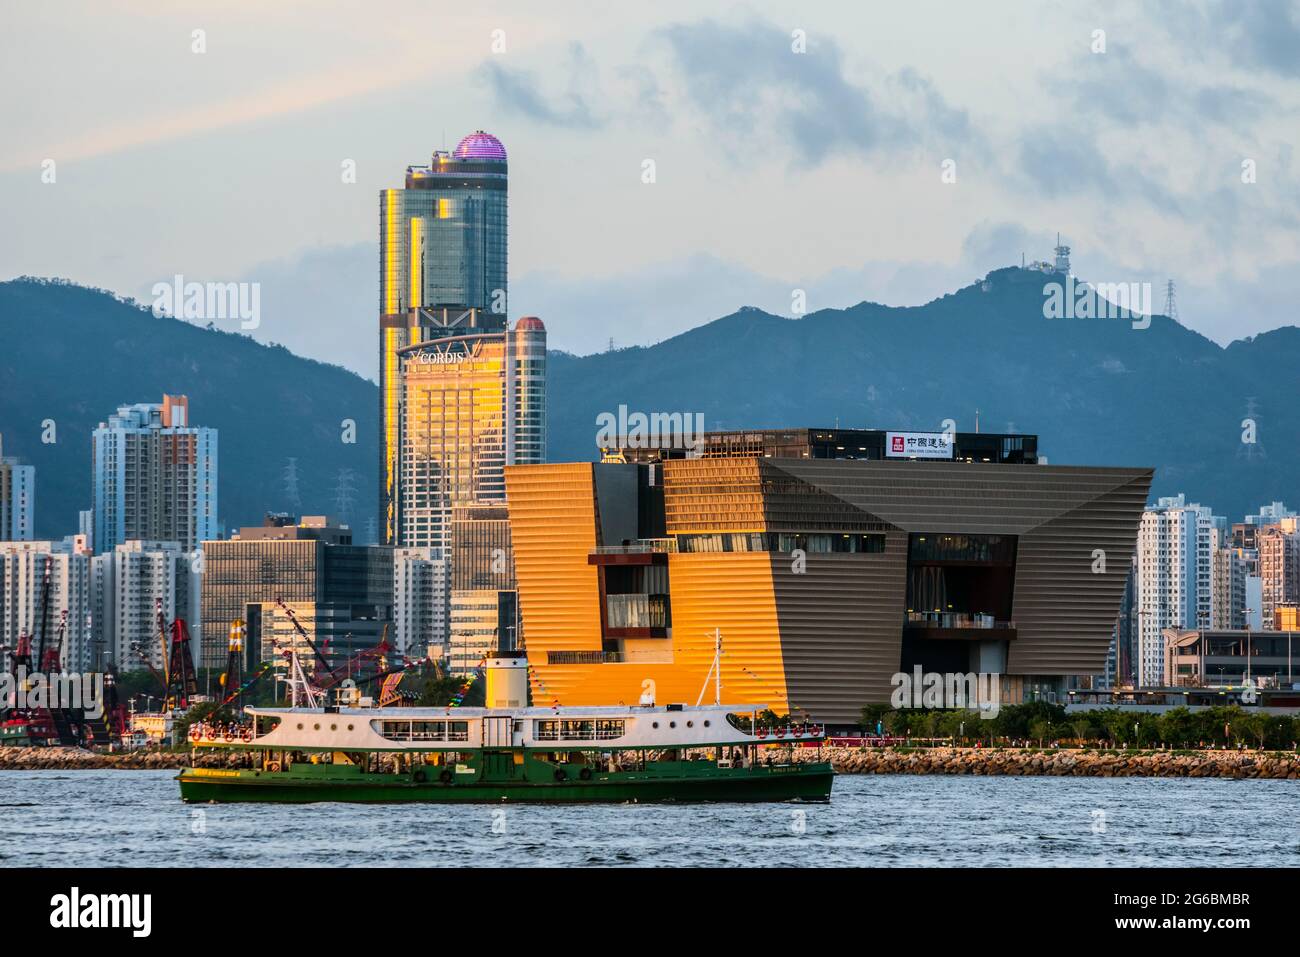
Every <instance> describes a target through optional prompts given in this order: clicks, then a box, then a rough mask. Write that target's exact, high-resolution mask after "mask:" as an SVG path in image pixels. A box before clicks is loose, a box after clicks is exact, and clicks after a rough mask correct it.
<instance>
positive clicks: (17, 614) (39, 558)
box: [0, 536, 103, 671]
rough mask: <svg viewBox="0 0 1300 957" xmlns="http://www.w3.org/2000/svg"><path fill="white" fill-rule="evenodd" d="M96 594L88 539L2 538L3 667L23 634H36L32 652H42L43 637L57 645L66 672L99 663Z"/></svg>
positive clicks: (0, 628)
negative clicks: (58, 540) (32, 539)
mask: <svg viewBox="0 0 1300 957" xmlns="http://www.w3.org/2000/svg"><path fill="white" fill-rule="evenodd" d="M47 572H48V575H49V591H48V597H46V595H47V592H46V589H45V581H46V574H47ZM94 596H95V587H94V581H93V577H92V572H91V555H90V549H89V547H88V543H87V542H86V540H85V539H84V538H81V537H80V536H72V537H71V538H67V539H64V540H63V541H61V542H52V541H31V542H0V644H3V646H4V655H3V658H4V662H3V666H4V668H5V669H6V670H7V669H8V668H9V665H10V658H9V656H10V655H11V654H12V653H13V650H14V649H15V648H16V647H17V645H18V639H19V637H21V636H23V635H26V636H28V637H30V638H31V639H32V655H33V657H35V656H37V655H38V654H39V650H38V649H39V646H40V645H41V643H42V641H43V642H44V647H45V649H46V650H48V649H51V648H58V649H59V662H60V664H61V666H62V667H63V668H64V669H66V670H68V671H89V670H91V669H92V668H99V667H101V666H102V665H103V660H102V656H101V655H100V654H99V650H100V649H99V648H98V647H97V646H96V641H95V635H96V629H97V625H96V623H95V621H94V607H95V606H94ZM65 616H66V618H65ZM61 624H62V625H63V634H62V636H60V634H59V631H60V625H61Z"/></svg>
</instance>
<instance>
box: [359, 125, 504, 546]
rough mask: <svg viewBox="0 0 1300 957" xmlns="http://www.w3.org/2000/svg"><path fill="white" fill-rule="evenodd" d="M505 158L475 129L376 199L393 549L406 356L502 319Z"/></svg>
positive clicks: (383, 482)
mask: <svg viewBox="0 0 1300 957" xmlns="http://www.w3.org/2000/svg"><path fill="white" fill-rule="evenodd" d="M506 170H507V164H506V151H505V147H503V146H502V145H501V141H500V140H498V139H497V138H496V137H495V136H492V135H491V134H489V133H485V132H483V131H482V130H478V131H476V132H474V133H471V134H470V135H469V136H466V137H465V138H464V139H462V140H461V141H460V143H459V144H458V145H457V146H456V148H455V149H454V150H453V151H451V152H450V153H447V152H444V151H437V152H435V153H434V154H433V157H432V159H431V160H430V162H429V165H428V166H408V167H407V169H406V183H405V186H404V187H403V188H402V189H386V190H383V191H382V192H381V193H380V197H379V402H380V415H379V418H380V424H381V433H380V463H379V517H380V524H381V526H382V527H381V529H380V533H381V536H382V537H381V541H382V542H383V543H385V544H393V543H395V542H397V540H398V537H399V532H398V527H397V524H398V519H397V497H398V488H397V485H398V482H399V477H398V474H397V469H398V464H397V457H398V445H399V438H398V414H399V405H400V400H401V383H400V375H401V370H400V361H401V360H400V358H399V353H400V352H401V350H402V349H405V348H407V347H409V346H412V345H415V344H417V343H421V342H426V341H428V340H430V339H435V338H440V337H443V336H455V335H460V334H463V333H477V332H485V331H486V332H501V331H503V330H504V329H505V322H506V296H507V287H506V199H507V176H506Z"/></svg>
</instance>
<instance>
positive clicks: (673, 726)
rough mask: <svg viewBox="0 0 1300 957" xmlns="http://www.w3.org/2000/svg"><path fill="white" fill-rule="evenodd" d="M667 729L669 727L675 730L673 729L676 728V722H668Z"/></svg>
mask: <svg viewBox="0 0 1300 957" xmlns="http://www.w3.org/2000/svg"><path fill="white" fill-rule="evenodd" d="M668 727H670V728H675V727H677V722H676V721H669V722H668Z"/></svg>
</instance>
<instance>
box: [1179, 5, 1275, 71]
mask: <svg viewBox="0 0 1300 957" xmlns="http://www.w3.org/2000/svg"><path fill="white" fill-rule="evenodd" d="M1165 11H1166V14H1167V15H1166V16H1163V17H1161V18H1160V21H1161V22H1162V23H1168V24H1169V26H1170V30H1171V32H1172V33H1174V34H1175V35H1176V36H1179V37H1181V38H1183V39H1184V40H1190V41H1192V42H1194V43H1196V44H1197V46H1198V47H1199V48H1200V49H1202V50H1204V51H1206V53H1208V54H1210V55H1211V56H1212V55H1213V54H1214V53H1215V52H1216V51H1219V52H1221V53H1222V56H1223V58H1224V59H1227V60H1228V61H1229V62H1231V63H1232V65H1233V66H1235V67H1237V68H1239V69H1242V70H1246V71H1248V72H1254V71H1257V70H1261V69H1262V70H1263V71H1265V72H1268V73H1272V74H1274V75H1277V76H1283V77H1300V56H1298V55H1297V52H1296V51H1298V50H1300V8H1298V7H1297V6H1296V4H1295V3H1293V2H1292V0H1250V2H1248V3H1242V2H1240V0H1211V2H1209V3H1205V4H1203V5H1201V6H1200V7H1199V9H1198V8H1196V7H1192V6H1190V5H1189V4H1187V3H1183V2H1178V3H1166V5H1165Z"/></svg>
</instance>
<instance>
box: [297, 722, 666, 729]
mask: <svg viewBox="0 0 1300 957" xmlns="http://www.w3.org/2000/svg"><path fill="white" fill-rule="evenodd" d="M298 727H300V728H301V727H302V725H298ZM650 727H652V728H657V727H659V722H658V721H656V722H655V723H654V724H652V725H650Z"/></svg>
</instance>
